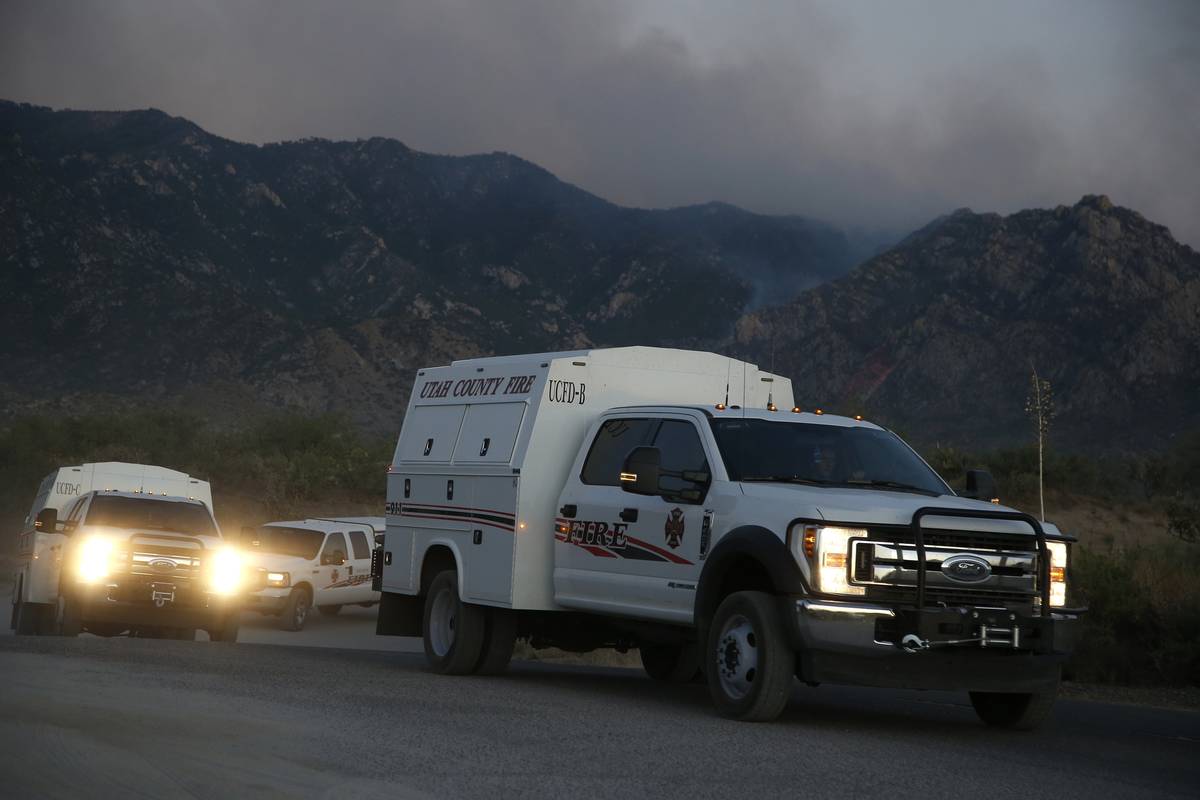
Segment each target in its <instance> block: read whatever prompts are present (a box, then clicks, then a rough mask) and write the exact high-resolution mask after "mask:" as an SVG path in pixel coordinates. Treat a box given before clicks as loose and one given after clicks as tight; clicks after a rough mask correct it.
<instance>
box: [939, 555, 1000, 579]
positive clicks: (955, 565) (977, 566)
mask: <svg viewBox="0 0 1200 800" xmlns="http://www.w3.org/2000/svg"><path fill="white" fill-rule="evenodd" d="M942 574H943V575H945V576H946V577H947V578H949V579H950V580H952V581H958V582H959V583H983V582H984V581H986V580H987V579H988V578H990V577H992V565H991V564H989V563H988V562H987V561H985V560H983V559H982V558H980V557H979V556H973V555H968V554H966V553H963V554H962V555H957V556H950V557H949V558H947V559H946V560H945V561H943V562H942Z"/></svg>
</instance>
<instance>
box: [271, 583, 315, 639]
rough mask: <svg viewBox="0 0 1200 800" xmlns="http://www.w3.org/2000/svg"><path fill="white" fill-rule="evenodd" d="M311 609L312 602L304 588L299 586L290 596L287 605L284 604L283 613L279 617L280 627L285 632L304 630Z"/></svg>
mask: <svg viewBox="0 0 1200 800" xmlns="http://www.w3.org/2000/svg"><path fill="white" fill-rule="evenodd" d="M311 607H312V600H311V599H310V598H309V596H308V591H307V590H306V589H304V587H302V586H297V587H296V588H295V589H292V593H291V594H289V595H288V599H287V603H285V604H284V606H283V611H282V612H281V613H280V615H279V627H280V628H283V629H284V630H285V631H299V630H304V621H305V620H306V619H308V611H309V609H310V608H311Z"/></svg>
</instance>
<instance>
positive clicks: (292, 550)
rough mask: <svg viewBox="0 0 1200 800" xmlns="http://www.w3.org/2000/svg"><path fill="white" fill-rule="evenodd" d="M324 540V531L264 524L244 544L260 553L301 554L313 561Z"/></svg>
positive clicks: (301, 556) (305, 558)
mask: <svg viewBox="0 0 1200 800" xmlns="http://www.w3.org/2000/svg"><path fill="white" fill-rule="evenodd" d="M324 541H325V534H324V533H323V532H322V531H310V530H306V529H304V528H281V527H277V526H275V525H264V526H262V527H261V528H259V529H258V530H256V531H255V532H254V535H253V536H252V537H249V538H247V539H246V540H245V541H243V542H242V544H243V546H245V547H246V548H247V549H249V550H254V551H257V552H259V553H271V554H273V555H278V556H299V557H300V558H303V559H304V560H306V561H312V560H313V559H314V558H316V557H317V551H318V550H320V549H321V543H322V542H324Z"/></svg>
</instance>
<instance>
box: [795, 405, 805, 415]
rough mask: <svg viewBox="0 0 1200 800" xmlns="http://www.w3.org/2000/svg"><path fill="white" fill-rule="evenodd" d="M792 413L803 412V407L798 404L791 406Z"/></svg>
mask: <svg viewBox="0 0 1200 800" xmlns="http://www.w3.org/2000/svg"><path fill="white" fill-rule="evenodd" d="M792 413H793V414H802V413H804V409H802V408H801V407H800V406H792Z"/></svg>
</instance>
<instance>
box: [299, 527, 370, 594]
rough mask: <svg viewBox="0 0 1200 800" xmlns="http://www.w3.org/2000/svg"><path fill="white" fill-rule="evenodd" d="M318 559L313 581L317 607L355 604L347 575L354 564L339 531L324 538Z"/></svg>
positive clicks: (342, 534)
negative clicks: (315, 589) (323, 544)
mask: <svg viewBox="0 0 1200 800" xmlns="http://www.w3.org/2000/svg"><path fill="white" fill-rule="evenodd" d="M318 559H319V563H318V566H317V575H316V578H317V580H316V581H315V583H316V587H317V591H316V597H315V599H314V600H313V602H314V603H315V604H316V605H319V606H340V605H344V604H346V603H353V602H356V601H355V600H354V587H353V586H352V584H351V581H350V575H349V572H350V568H351V567H353V565H354V562H353V561H352V560H351V559H350V558H349V550H348V548H347V547H346V534H344V533H341V532H340V531H339V532H336V533H331V534H329V535H328V536H326V537H325V546H324V547H322V548H321V553H320V555H319V556H318ZM368 572H369V570H368Z"/></svg>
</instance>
